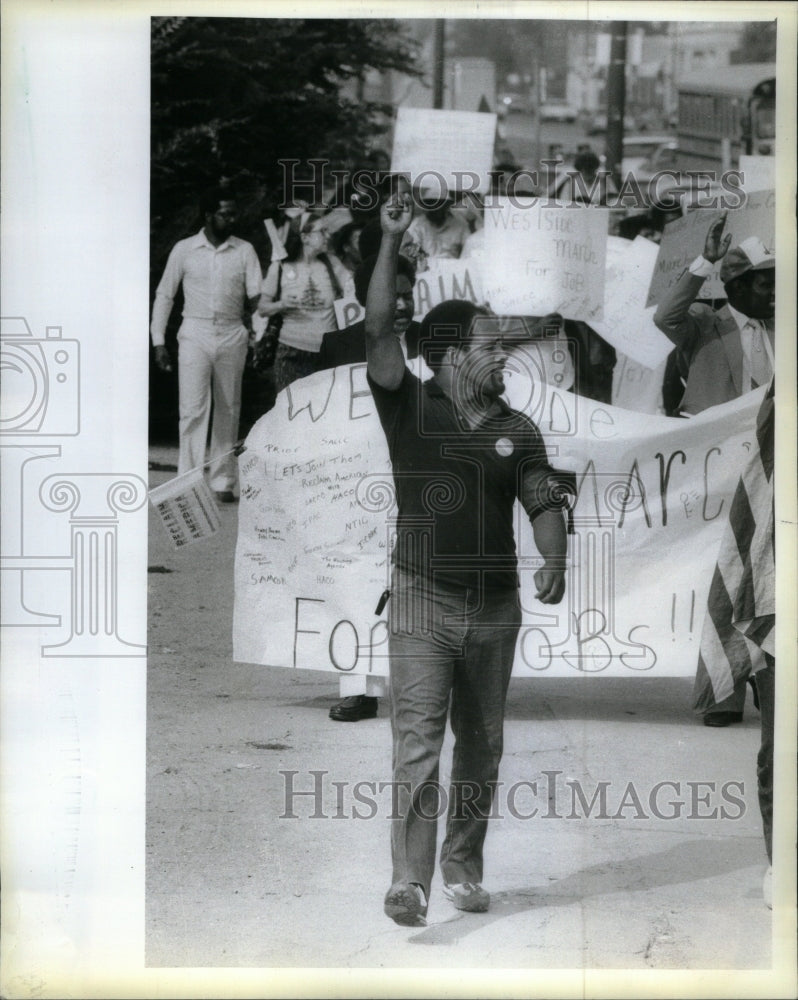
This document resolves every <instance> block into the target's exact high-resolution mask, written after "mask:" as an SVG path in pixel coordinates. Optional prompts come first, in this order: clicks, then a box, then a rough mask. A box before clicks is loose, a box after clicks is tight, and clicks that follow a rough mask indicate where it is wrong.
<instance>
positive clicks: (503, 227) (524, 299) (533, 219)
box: [482, 198, 609, 323]
mask: <svg viewBox="0 0 798 1000" xmlns="http://www.w3.org/2000/svg"><path fill="white" fill-rule="evenodd" d="M608 223H609V209H604V208H583V207H572V208H562V207H548V206H546V205H545V204H542V203H541V202H540V201H539V200H538V199H536V198H531V199H522V198H513V199H512V200H510V199H507V198H501V199H497V204H496V205H495V207H494V206H492V207H490V208H486V210H485V255H484V258H483V259H482V287H483V292H484V295H485V299H486V300H487V302H488V303H490V307H491V309H492V310H493V311H494V312H495V313H498V314H499V315H503V316H510V315H517V316H545V315H546V314H547V313H552V312H557V313H561V314H562V315H563V316H565V317H566V319H581V320H585V322H588V323H592V322H593V320H596V319H601V317H602V313H603V308H604V258H605V251H606V245H607V228H608Z"/></svg>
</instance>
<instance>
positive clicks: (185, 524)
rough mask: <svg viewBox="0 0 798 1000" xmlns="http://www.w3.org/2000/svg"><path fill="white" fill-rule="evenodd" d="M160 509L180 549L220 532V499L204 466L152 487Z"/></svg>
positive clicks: (154, 501)
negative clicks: (210, 486) (207, 477)
mask: <svg viewBox="0 0 798 1000" xmlns="http://www.w3.org/2000/svg"><path fill="white" fill-rule="evenodd" d="M150 503H151V504H152V505H153V507H154V508H155V509H156V510H157V512H158V514H159V516H160V518H161V521H162V522H163V526H164V528H166V531H167V533H168V535H169V537H170V538H171V539H172V544H173V545H174V547H175V548H176V549H179V548H182V547H183V546H184V545H189V544H190V543H191V542H198V541H201V540H202V539H203V538H210V536H211V535H214V534H216V532H217V531H218V530H219V527H220V526H221V520H220V518H219V510H218V508H217V506H216V501H215V500H214V499H213V497H212V496H211V491H210V489H209V488H208V484H207V483H206V481H205V477H204V475H203V471H202V469H191V470H190V471H189V472H186V473H184V474H183V475H182V476H175V477H174V479H170V480H169V481H168V482H166V483H163V484H162V485H161V486H156V487H155V488H154V489H152V490H150Z"/></svg>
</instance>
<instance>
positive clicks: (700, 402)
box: [654, 212, 776, 726]
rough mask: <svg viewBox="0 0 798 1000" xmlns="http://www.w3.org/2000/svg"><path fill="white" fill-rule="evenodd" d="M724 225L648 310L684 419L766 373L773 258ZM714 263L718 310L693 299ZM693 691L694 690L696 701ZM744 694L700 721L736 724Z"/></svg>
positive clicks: (765, 378) (769, 368)
mask: <svg viewBox="0 0 798 1000" xmlns="http://www.w3.org/2000/svg"><path fill="white" fill-rule="evenodd" d="M725 222H726V213H725V212H724V213H723V214H722V215H721V217H720V218H719V219H717V220H716V221H715V222H713V223H712V225H711V226H710V227H709V230H708V232H707V237H706V241H705V244H704V253H703V256H700V257H698V258H696V260H694V261H693V263H692V264H691V265H690V267H689V268H688V270H687V271H685V272H684V274H682V275H681V276H680V277H679V280H678V281H677V282H676V284H675V285H674V286H673V288H672V289H671V290H670V292H669V293H668V294H667V295H666V296H665V298H664V299H663V300H662V302H660V304H659V306H658V308H657V311H656V312H655V314H654V322H655V323H656V325H657V326H658V327H659V329H660V330H662V332H663V333H664V334H665V336H666V337H668V338H669V339H670V340H672V341H673V343H674V344H675V345H676V347H677V348H678V350H679V353H680V360H681V362H682V364H683V365H684V366H685V367H686V371H687V384H686V387H685V390H684V395H683V397H682V401H681V404H680V407H679V409H680V413H681V414H683V415H684V416H692V415H693V414H696V413H700V412H701V411H702V410H706V409H707V408H708V407H710V406H716V405H718V404H719V403H726V402H728V401H729V400H731V399H736V398H737V397H738V396H741V395H743V393H746V392H750V391H751V389H755V388H757V386H760V385H765V384H767V383H768V382H769V381H770V379H771V377H772V375H773V347H774V339H775V328H774V322H773V317H774V313H775V296H776V256H775V254H773V253H771V252H770V251H769V250H768V249H767V248H766V247H765V246H764V244H763V243H762V241H761V240H760V239H758V238H757V237H755V236H752V237H749V239H747V240H743V242H742V243H741V244H740V245H739V246H737V247H733V248H732V249H731V250H729V243H730V242H731V236H730V235H729V234H727V235H726V236H723V237H722V235H721V234H722V232H723V227H724V225H725ZM719 260H722V264H721V267H720V280H721V281H722V282H723V287H724V291H725V292H726V300H727V301H726V304H725V305H723V306H721V307H720V308H719V309H712V308H711V307H709V306H707V305H701V304H694V303H695V299H696V298H697V297H698V293H699V292H700V290H701V286H702V285H703V283H704V279H705V278H707V277H708V276H709V275H710V274H711V273H712V269H713V265H714V264H715V262H716V261H719ZM700 693H701V692H700V691H699V690H698V689H697V690H696V700H698V698H699V695H700ZM745 693H746V680H745V679H743V680H741V681H740V682H738V684H737V685H736V687H735V690H734V693H733V694H732V695H730V696H729V697H728V698H726V699H724V700H723V701H721V702H717V703H715V704H714V705H713V706H712V707H711V708H710V709H708V710H706V711H705V713H704V725H707V726H727V725H729V723H731V722H740V721H742V717H743V706H744V705H745Z"/></svg>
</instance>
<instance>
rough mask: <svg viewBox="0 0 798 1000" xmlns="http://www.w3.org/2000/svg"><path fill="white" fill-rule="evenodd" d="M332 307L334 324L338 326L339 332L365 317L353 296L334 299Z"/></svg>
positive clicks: (364, 312)
mask: <svg viewBox="0 0 798 1000" xmlns="http://www.w3.org/2000/svg"><path fill="white" fill-rule="evenodd" d="M333 305H334V306H335V322H336V323H337V324H338V329H339V330H345V329H346V328H347V327H348V326H352V324H353V323H359V322H360V320H361V319H363V317H364V316H365V315H366V311H365V309H364V308H363V306H362V305H361V304H360V303H359V302H358V300H357V299H356V298H355V297H354V295H352V296H350V297H349V298H343V299H336V300H335V302H333Z"/></svg>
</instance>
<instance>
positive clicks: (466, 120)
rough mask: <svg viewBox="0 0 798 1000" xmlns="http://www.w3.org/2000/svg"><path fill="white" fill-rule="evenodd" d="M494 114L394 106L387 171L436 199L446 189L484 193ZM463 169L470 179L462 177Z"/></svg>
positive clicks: (488, 168)
mask: <svg viewBox="0 0 798 1000" xmlns="http://www.w3.org/2000/svg"><path fill="white" fill-rule="evenodd" d="M495 137H496V115H495V114H489V113H483V112H480V111H438V110H431V109H429V108H399V110H398V112H397V114H396V129H395V132H394V138H393V154H392V156H391V171H392V173H402V174H407V175H408V176H409V178H410V181H411V184H413V185H414V186H416V185H419V186H420V187H421V188H427V189H429V191H430V193H431V194H433V195H438V196H439V195H441V194H443V193H444V191H442V190H441V178H442V179H443V182H444V183H445V189H446V190H447V191H460V190H472V191H477V192H479V193H480V194H484V193H485V192H487V191H489V190H490V170H491V167H492V166H493V143H494V140H495ZM466 171H468V172H470V173H472V174H475V175H476V180H475V179H474V178H471V177H468V176H465V177H464V174H465V172H466Z"/></svg>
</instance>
